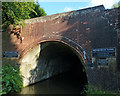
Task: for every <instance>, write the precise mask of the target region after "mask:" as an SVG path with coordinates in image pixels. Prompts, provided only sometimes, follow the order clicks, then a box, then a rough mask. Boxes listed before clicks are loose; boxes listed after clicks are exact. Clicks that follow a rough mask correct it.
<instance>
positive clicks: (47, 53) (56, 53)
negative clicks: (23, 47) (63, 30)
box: [21, 41, 87, 86]
mask: <svg viewBox="0 0 120 96" xmlns="http://www.w3.org/2000/svg"><path fill="white" fill-rule="evenodd" d="M21 72H22V75H23V76H24V78H23V83H24V86H27V85H30V84H33V83H36V82H38V81H41V80H44V79H47V78H50V77H53V76H55V75H58V74H62V73H66V72H68V73H69V76H70V77H71V78H74V79H76V80H77V81H80V83H81V84H82V85H85V84H87V77H86V73H85V68H84V66H83V64H82V63H81V60H80V57H79V54H78V53H77V52H76V51H75V49H73V48H71V47H70V46H68V45H66V44H64V43H61V42H56V41H48V42H43V43H41V44H40V45H38V46H37V47H35V48H33V49H31V50H30V51H29V52H28V53H27V54H26V55H25V57H24V58H23V60H22V64H21Z"/></svg>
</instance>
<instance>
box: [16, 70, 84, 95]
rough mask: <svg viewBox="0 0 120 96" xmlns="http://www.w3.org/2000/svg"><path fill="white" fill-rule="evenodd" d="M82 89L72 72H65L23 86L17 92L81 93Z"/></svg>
mask: <svg viewBox="0 0 120 96" xmlns="http://www.w3.org/2000/svg"><path fill="white" fill-rule="evenodd" d="M83 90H84V88H83V86H82V83H81V82H80V81H79V80H77V78H75V76H74V74H72V73H71V72H66V73H64V74H60V75H57V76H54V77H51V78H49V79H46V80H43V81H41V82H38V83H36V84H33V85H30V86H28V87H25V88H23V89H22V90H21V92H20V93H18V94H19V96H20V94H82V92H83ZM21 96H22V95H21Z"/></svg>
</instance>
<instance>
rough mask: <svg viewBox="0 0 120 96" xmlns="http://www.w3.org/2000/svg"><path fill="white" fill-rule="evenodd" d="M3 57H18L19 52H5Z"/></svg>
mask: <svg viewBox="0 0 120 96" xmlns="http://www.w3.org/2000/svg"><path fill="white" fill-rule="evenodd" d="M3 57H18V52H8V51H5V52H3Z"/></svg>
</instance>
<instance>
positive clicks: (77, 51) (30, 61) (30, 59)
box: [20, 36, 89, 86]
mask: <svg viewBox="0 0 120 96" xmlns="http://www.w3.org/2000/svg"><path fill="white" fill-rule="evenodd" d="M45 42H48V44H50V43H49V42H52V44H53V43H54V42H57V44H58V43H59V44H58V45H60V46H63V45H64V47H62V50H64V48H65V50H66V51H67V54H69V53H68V52H70V54H74V55H76V56H75V60H79V61H78V62H77V61H76V62H77V64H79V63H80V67H79V68H80V70H81V71H80V72H83V73H80V74H81V75H80V76H83V77H79V76H78V77H79V78H83V79H85V78H86V79H85V80H83V81H85V82H84V83H85V84H86V83H87V82H88V79H87V73H86V70H87V69H86V64H87V63H88V62H89V60H88V57H87V55H85V51H84V50H83V49H82V47H81V46H79V45H78V44H76V43H75V42H73V41H72V40H70V39H68V38H66V37H62V36H44V37H43V38H42V39H40V40H39V41H37V42H35V43H34V44H33V45H31V46H29V47H28V48H25V49H27V50H24V51H23V52H24V55H23V57H22V58H21V65H20V71H21V74H22V75H23V77H24V78H23V86H27V85H29V84H33V83H35V82H38V80H39V81H41V80H43V78H42V77H34V75H33V76H32V74H34V72H37V71H36V70H40V69H36V68H39V67H38V66H41V64H44V63H45V62H46V61H45V60H47V59H45V58H46V57H47V58H49V59H50V58H51V57H48V56H52V55H51V54H52V53H51V52H50V51H48V52H50V53H49V55H48V56H46V55H45V57H44V56H43V55H42V58H41V57H40V56H41V55H40V54H41V52H42V49H43V50H44V49H45V48H46V46H51V45H47V44H45V47H44V46H43V47H42V46H41V45H42V44H43V45H44V43H45ZM57 44H56V45H57ZM61 44H62V45H61ZM36 48H37V49H36ZM54 48H56V47H54ZM59 49H60V48H59ZM36 50H39V51H36ZM48 50H51V49H48ZM53 50H54V49H53ZM53 50H51V51H52V52H53ZM57 50H58V49H57ZM66 51H65V52H66ZM44 52H45V54H47V53H46V51H44ZM38 53H39V55H37V54H38ZM63 53H64V52H63ZM54 54H55V53H54ZM36 55H37V57H36ZM74 55H73V56H74ZM56 56H57V55H56ZM58 56H59V55H58ZM60 56H61V55H60ZM67 56H68V58H69V56H70V58H71V55H67ZM35 58H37V59H35ZM38 58H39V59H40V61H39V59H38ZM62 58H63V57H62ZM68 58H66V57H65V59H66V60H67V62H71V60H70V59H68ZM76 58H78V59H76ZM73 59H74V58H73ZM34 60H35V61H34ZM69 60H70V61H69ZM58 61H59V60H58ZM58 61H57V62H58ZM39 62H41V63H39ZM55 62H56V61H53V63H54V64H55ZM65 62H66V61H65ZM73 62H74V61H73ZM45 64H46V63H45ZM50 64H51V63H50ZM58 64H59V62H58ZM60 64H61V63H60ZM63 64H64V63H63ZM66 64H67V63H66ZM68 64H69V63H68ZM68 64H67V65H68ZM71 64H72V63H71ZM71 64H70V66H73V65H71ZM48 65H49V63H48ZM28 66H31V67H28ZM36 66H37V67H36ZM70 66H69V67H70ZM74 66H78V65H74ZM69 67H68V68H69ZM40 68H41V67H40ZM77 68H78V67H77ZM81 68H82V69H81ZM63 69H64V68H63ZM84 69H85V70H84ZM42 70H44V69H42ZM82 70H84V71H82ZM31 72H32V73H31ZM63 72H64V71H63ZM30 73H31V74H30ZM35 74H37V73H35ZM49 74H51V72H50V73H49ZM54 74H56V73H54ZM38 75H40V74H38ZM38 75H37V76H38ZM56 75H57V74H56ZM51 76H52V75H50V77H51ZM44 77H45V76H44ZM35 78H37V79H35ZM46 78H49V77H45V78H44V79H46Z"/></svg>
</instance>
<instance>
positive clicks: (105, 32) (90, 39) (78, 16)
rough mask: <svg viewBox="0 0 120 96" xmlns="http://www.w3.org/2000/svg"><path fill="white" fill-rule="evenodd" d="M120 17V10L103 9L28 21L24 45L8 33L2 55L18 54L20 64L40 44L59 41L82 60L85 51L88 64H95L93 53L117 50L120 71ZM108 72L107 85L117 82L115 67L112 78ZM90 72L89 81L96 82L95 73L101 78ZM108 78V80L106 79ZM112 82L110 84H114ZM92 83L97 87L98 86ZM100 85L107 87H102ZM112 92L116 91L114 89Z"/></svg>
mask: <svg viewBox="0 0 120 96" xmlns="http://www.w3.org/2000/svg"><path fill="white" fill-rule="evenodd" d="M119 14H120V13H119V8H116V9H110V10H105V9H104V6H102V5H101V6H96V7H92V8H86V9H82V10H77V11H72V12H66V13H61V14H55V15H51V16H45V17H38V18H33V19H28V20H25V23H26V25H25V26H24V28H23V29H22V32H21V38H22V43H21V41H20V40H19V39H18V38H17V37H16V36H15V35H14V34H10V35H8V34H7V33H5V32H4V33H3V41H2V42H3V51H18V52H19V55H20V57H19V58H18V59H20V61H21V60H22V58H24V56H25V55H26V54H27V52H28V51H29V50H30V49H32V48H34V47H35V46H37V45H38V44H40V43H41V42H44V41H59V42H63V43H66V44H68V45H70V46H71V47H73V48H74V49H75V50H76V51H77V52H79V53H80V54H82V55H81V56H82V58H83V59H84V57H83V55H84V53H83V51H85V52H86V53H87V60H88V61H86V62H87V63H89V64H92V57H91V50H92V49H96V48H110V47H115V48H117V66H118V67H119V65H118V64H119V62H120V59H119V56H120V50H119V49H120V44H119V43H120V36H119V35H120V30H119V28H117V27H116V25H117V23H118V21H119V18H118V16H120V15H119ZM86 62H85V63H86ZM115 63H116V62H115ZM114 67H115V66H114ZM119 69H120V68H119ZM86 70H87V69H86ZM96 70H97V69H96ZM101 70H104V71H105V70H106V69H104V68H103V69H98V70H97V71H96V72H98V73H99V74H102V73H101ZM107 70H108V71H107V72H108V73H106V75H101V77H100V78H104V80H105V79H106V78H107V80H108V81H109V79H110V78H113V79H114V78H115V79H114V80H115V81H117V79H116V77H117V76H116V75H114V76H112V75H113V74H116V71H117V70H116V67H115V70H114V71H111V72H113V73H112V75H111V73H110V70H111V69H110V68H108V69H107ZM104 71H103V72H104ZM87 72H88V75H89V76H88V78H89V81H91V80H93V76H92V74H93V73H95V74H94V78H97V75H99V74H96V72H95V71H94V70H92V69H88V70H87ZM89 72H91V74H89ZM108 74H109V76H108V77H106V76H107V75H108ZM94 80H95V79H94ZM97 80H98V79H97ZM101 80H103V79H101ZM98 82H99V81H98ZM100 82H101V81H100ZM105 82H107V81H105ZM105 82H104V83H105ZM109 82H110V83H111V82H112V81H109ZM92 83H94V84H96V83H95V82H92ZM99 84H101V85H104V84H103V83H99ZM108 85H110V84H108ZM116 85H117V84H116ZM116 85H115V86H116ZM104 86H106V85H104ZM110 86H111V85H110ZM115 88H116V87H115ZM106 89H107V88H106ZM109 89H110V88H109ZM111 89H114V88H113V87H112V88H111Z"/></svg>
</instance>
